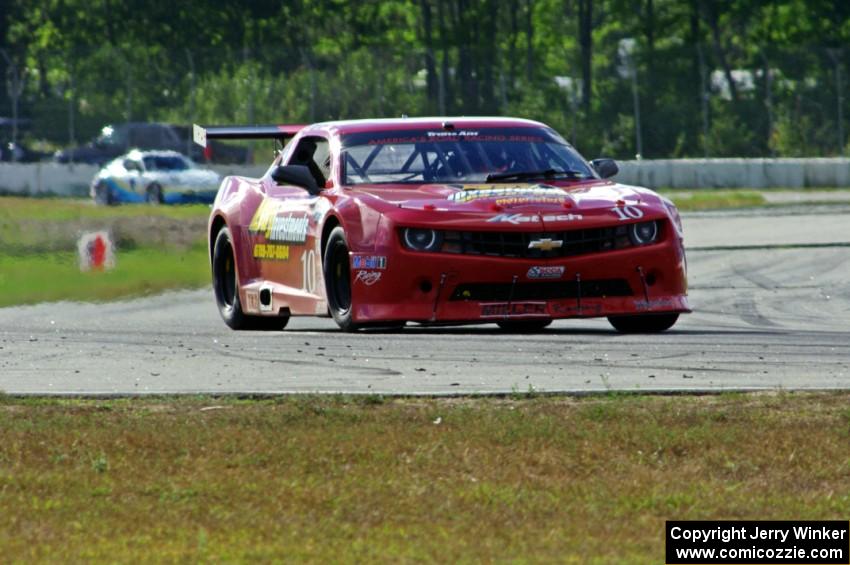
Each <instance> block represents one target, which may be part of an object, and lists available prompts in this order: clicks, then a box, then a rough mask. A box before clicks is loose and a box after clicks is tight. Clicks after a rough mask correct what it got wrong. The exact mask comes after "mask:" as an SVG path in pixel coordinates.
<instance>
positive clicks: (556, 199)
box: [496, 196, 569, 208]
mask: <svg viewBox="0 0 850 565" xmlns="http://www.w3.org/2000/svg"><path fill="white" fill-rule="evenodd" d="M567 200H569V199H568V198H567V197H566V196H514V197H512V198H498V199H497V200H496V205H497V206H502V207H504V208H511V207H513V206H525V205H528V204H555V205H560V204H563V203H564V202H566V201H567Z"/></svg>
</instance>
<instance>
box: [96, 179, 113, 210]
mask: <svg viewBox="0 0 850 565" xmlns="http://www.w3.org/2000/svg"><path fill="white" fill-rule="evenodd" d="M94 203H95V204H98V205H99V206H112V205H113V204H115V198H114V197H113V196H112V191H111V190H109V185H108V184H106V183H105V182H103V181H100V182H99V183H97V184H96V185H95V187H94Z"/></svg>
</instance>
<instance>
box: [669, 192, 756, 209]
mask: <svg viewBox="0 0 850 565" xmlns="http://www.w3.org/2000/svg"><path fill="white" fill-rule="evenodd" d="M661 193H662V194H664V193H665V191H661ZM671 196H672V198H671V199H672V200H673V202H674V203H675V204H676V207H677V208H679V210H680V211H682V212H694V211H697V210H723V209H729V208H752V207H754V206H764V205H765V204H766V203H767V201H766V200H765V197H764V196H763V195H762V193H761V192H759V191H757V190H693V191H689V192H682V191H673V192H671Z"/></svg>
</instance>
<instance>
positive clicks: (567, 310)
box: [549, 302, 602, 317]
mask: <svg viewBox="0 0 850 565" xmlns="http://www.w3.org/2000/svg"><path fill="white" fill-rule="evenodd" d="M549 309H550V310H551V311H552V315H553V316H584V317H592V316H601V315H602V305H601V304H598V303H590V304H582V305H581V306H579V305H578V304H577V303H575V302H570V303H568V304H564V303H562V302H551V303H550V304H549Z"/></svg>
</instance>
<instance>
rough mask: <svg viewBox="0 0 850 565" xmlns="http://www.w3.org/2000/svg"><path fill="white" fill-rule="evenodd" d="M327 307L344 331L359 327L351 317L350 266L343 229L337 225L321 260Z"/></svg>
mask: <svg viewBox="0 0 850 565" xmlns="http://www.w3.org/2000/svg"><path fill="white" fill-rule="evenodd" d="M322 270H323V272H324V275H325V291H326V293H327V296H328V309H329V310H330V312H331V316H332V317H333V319H334V321H335V322H336V323H337V325H338V326H339V327H340V328H341V329H342V331H345V332H352V331H355V330H357V329H359V327H360V326H359V325H357V324H355V323H354V320H353V319H352V315H351V314H352V308H351V266H350V264H349V261H348V242H347V241H346V239H345V230H343V229H342V227H340V226H337V227H335V228H334V229H333V231H332V232H331V235H330V237H329V238H328V245H327V247H326V248H325V258H324V261H323V262H322Z"/></svg>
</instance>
